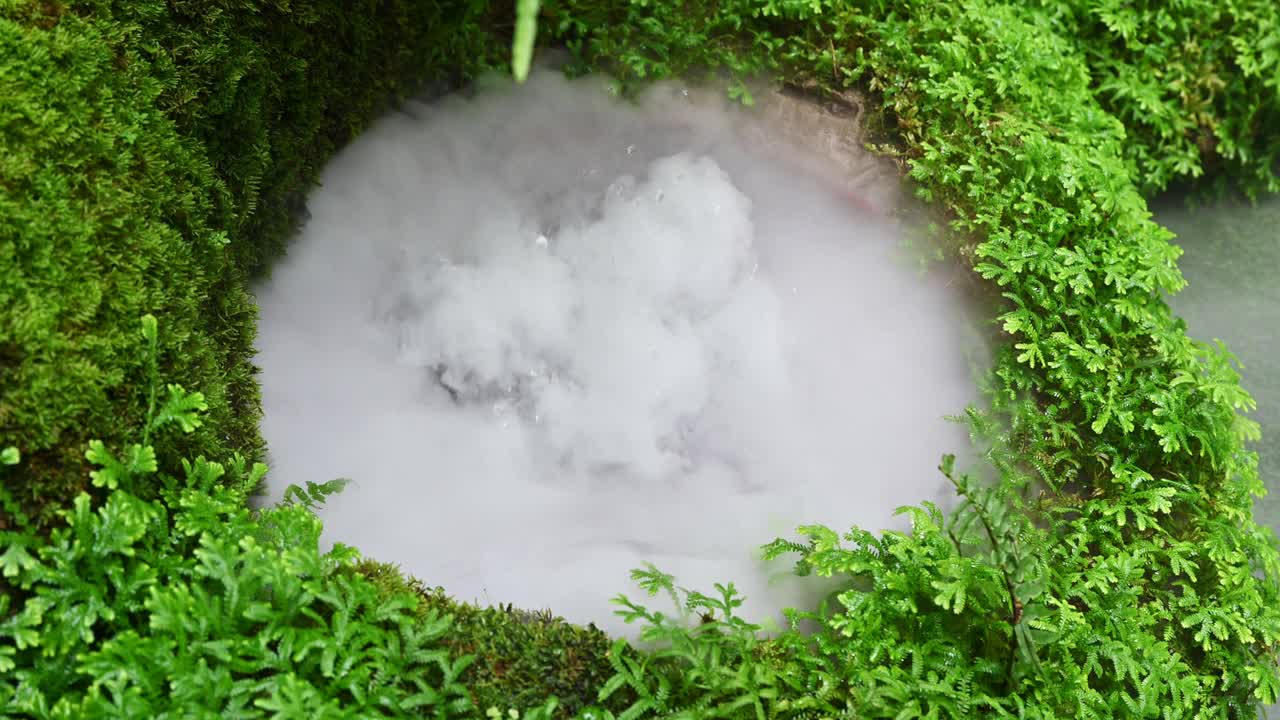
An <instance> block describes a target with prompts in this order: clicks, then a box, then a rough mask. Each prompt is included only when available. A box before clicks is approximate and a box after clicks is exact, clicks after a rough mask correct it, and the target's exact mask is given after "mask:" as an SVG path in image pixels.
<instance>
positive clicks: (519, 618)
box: [353, 560, 613, 718]
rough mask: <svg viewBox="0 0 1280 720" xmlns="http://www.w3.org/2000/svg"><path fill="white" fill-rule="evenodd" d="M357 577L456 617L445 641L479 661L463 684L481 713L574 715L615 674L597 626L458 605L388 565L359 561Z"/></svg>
mask: <svg viewBox="0 0 1280 720" xmlns="http://www.w3.org/2000/svg"><path fill="white" fill-rule="evenodd" d="M353 572H356V573H359V574H361V575H363V576H364V577H366V578H368V579H370V580H371V581H373V582H374V584H376V585H377V586H378V587H379V588H381V589H382V590H383V591H384V592H386V593H387V594H388V595H393V596H394V595H398V594H401V593H405V592H408V593H410V594H412V595H414V596H415V597H417V599H418V607H417V610H416V612H417V613H418V614H419V615H435V614H445V615H448V616H450V617H452V618H453V624H452V626H451V627H450V630H449V634H448V635H446V636H444V637H443V638H441V640H440V642H441V644H442V646H443V647H445V648H447V649H448V650H449V652H450V653H452V654H453V655H456V656H458V657H463V656H474V657H475V662H474V663H472V664H471V666H470V667H468V668H467V670H466V672H465V673H464V674H463V676H462V679H463V681H464V682H465V683H466V685H467V688H468V691H469V692H470V693H471V698H472V701H473V702H474V704H475V706H476V707H479V708H491V707H497V708H512V707H516V708H529V707H538V706H540V705H541V704H542V703H543V702H545V700H546V699H547V698H550V697H554V698H556V701H557V707H556V709H555V712H554V717H556V718H570V717H575V716H576V715H577V713H578V712H579V711H581V710H582V709H584V708H586V707H589V706H591V705H594V704H595V703H596V695H597V693H598V692H599V689H600V687H601V686H602V685H604V683H605V681H606V680H608V679H609V677H610V675H612V669H611V666H610V662H609V654H610V650H611V647H612V645H613V641H612V640H611V639H610V638H609V637H608V636H607V635H606V634H605V633H604V632H603V631H601V630H599V629H597V628H596V627H594V626H587V627H579V626H577V625H572V624H569V623H567V622H565V621H564V620H561V619H559V618H557V617H556V616H554V615H553V614H552V613H551V612H550V611H542V612H531V611H527V610H521V609H518V608H513V607H511V606H505V607H504V606H496V607H480V606H477V605H474V604H471V603H460V602H457V601H456V600H454V599H453V598H451V597H450V596H449V595H447V594H446V593H445V590H444V589H443V588H439V587H427V586H425V585H424V584H423V583H422V582H420V581H418V580H416V579H413V578H406V577H405V576H404V575H402V574H401V573H400V570H399V569H398V568H397V567H395V566H393V565H388V564H386V563H380V562H376V561H369V560H366V561H362V562H360V563H358V564H357V565H356V566H355V567H354V568H353Z"/></svg>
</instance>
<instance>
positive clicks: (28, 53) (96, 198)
mask: <svg viewBox="0 0 1280 720" xmlns="http://www.w3.org/2000/svg"><path fill="white" fill-rule="evenodd" d="M0 8H2V9H0V97H3V98H4V101H3V103H2V104H0V446H10V445H12V446H16V447H19V448H21V449H22V451H23V453H24V456H25V457H26V458H27V462H25V463H24V464H23V466H22V470H21V473H20V476H19V477H18V478H16V479H14V480H13V481H11V484H12V486H13V488H14V492H15V495H16V496H17V498H18V499H19V500H20V501H21V502H22V503H23V504H24V505H25V506H27V508H28V509H30V510H33V511H36V514H37V515H38V516H39V517H40V518H41V519H42V521H46V522H47V521H48V520H49V519H50V518H51V517H52V513H51V510H52V509H53V508H56V507H57V506H59V505H60V504H61V503H62V502H63V501H65V500H66V499H68V498H70V497H71V496H72V495H73V493H74V491H76V490H77V489H81V488H83V487H84V479H85V478H86V477H87V474H86V472H85V470H86V465H85V462H84V458H83V454H84V448H85V443H86V441H87V440H88V439H90V438H91V437H98V438H101V439H103V440H104V441H106V442H107V444H108V445H113V446H116V445H119V444H121V442H122V441H123V440H124V439H125V438H127V437H130V435H131V433H133V432H134V431H135V430H136V429H137V428H138V427H139V423H140V421H141V418H142V416H143V414H144V412H145V409H146V408H145V404H146V401H147V399H146V397H145V396H144V394H143V393H142V392H141V391H140V390H139V388H140V387H141V385H142V380H143V370H144V369H143V363H142V360H141V358H140V356H139V354H138V352H137V342H136V338H137V333H136V328H137V320H138V317H139V316H141V315H142V314H143V313H146V312H151V313H154V314H155V315H157V316H158V317H159V318H160V321H161V323H162V324H163V326H164V327H165V328H166V332H165V335H164V342H163V346H162V347H161V362H162V369H163V374H164V377H165V378H166V379H167V380H168V381H170V382H175V383H179V384H181V385H183V386H185V387H187V388H192V389H199V390H200V391H202V392H203V393H204V395H205V397H206V398H207V400H208V403H209V412H208V415H207V417H206V423H205V425H204V427H203V428H201V429H199V430H197V431H196V432H194V433H192V434H190V435H188V436H187V437H185V438H184V439H182V440H181V441H179V442H166V443H162V444H161V445H160V447H158V448H157V449H158V451H159V453H160V455H161V457H162V458H168V460H169V461H171V462H176V459H177V458H178V457H182V456H185V457H194V456H195V455H198V454H206V455H209V456H223V455H224V454H225V453H226V452H227V451H240V452H243V453H245V454H247V455H249V456H251V457H256V456H258V455H259V454H260V452H261V449H262V441H261V438H260V436H259V433H258V429H257V421H258V416H259V404H258V390H257V387H256V385H255V382H254V378H253V373H254V369H253V366H252V362H251V361H252V341H253V336H254V317H255V315H254V313H255V310H254V306H253V304H252V302H251V301H250V298H249V297H248V295H247V292H246V277H248V276H249V275H251V274H253V273H256V272H259V271H261V270H262V269H263V268H264V267H265V263H266V262H267V261H268V260H269V259H270V258H272V257H274V256H276V255H278V254H279V253H280V252H282V250H283V247H284V243H285V240H286V237H287V235H288V232H289V230H290V227H291V224H292V220H293V218H294V217H295V216H296V214H297V211H298V209H299V198H300V197H301V195H300V192H301V191H304V190H305V189H306V188H307V187H308V186H309V184H310V183H311V182H312V181H313V180H314V179H315V177H316V175H317V173H318V169H319V168H320V166H321V165H322V164H323V162H324V161H325V159H326V158H328V157H329V156H330V155H331V154H332V153H333V151H334V150H335V149H336V148H337V147H339V146H340V145H341V144H342V143H344V142H345V141H346V140H347V139H349V138H350V137H351V136H352V135H353V134H354V133H355V132H358V131H359V130H360V128H362V127H363V126H364V124H365V123H366V122H368V121H369V119H370V118H371V117H372V116H373V115H374V114H375V113H376V112H377V111H378V110H379V109H380V108H382V107H384V106H385V105H386V103H387V102H388V100H390V99H392V98H394V97H395V96H397V95H400V94H403V93H405V92H407V91H409V90H412V89H414V88H416V87H418V86H420V84H421V83H422V82H424V81H426V80H430V79H436V80H445V81H457V80H459V79H461V78H464V77H466V76H468V75H469V74H470V73H472V72H474V71H475V70H477V69H478V68H480V67H483V66H485V65H487V64H489V63H491V62H492V61H494V60H497V59H500V58H502V57H503V55H502V54H501V48H502V44H501V43H498V42H496V41H495V39H494V37H493V36H491V35H490V34H488V33H487V32H486V31H485V30H484V28H487V27H489V26H490V25H491V23H490V22H489V18H488V15H487V13H488V12H489V10H488V7H487V4H485V3H475V2H464V1H458V2H451V1H449V0H441V1H435V2H433V1H426V2H413V1H410V0H405V1H397V2H386V3H377V4H375V5H370V6H368V7H366V8H362V9H360V10H359V11H357V10H355V9H353V8H352V7H351V6H350V5H349V4H347V3H340V2H317V3H305V4H291V3H288V2H278V3H257V2H178V3H175V2H161V1H157V0H140V1H133V0H130V1H129V2H106V1H99V2H92V1H86V2H60V1H59V0H49V1H44V0H42V1H39V2H15V3H6V4H5V5H3V6H0Z"/></svg>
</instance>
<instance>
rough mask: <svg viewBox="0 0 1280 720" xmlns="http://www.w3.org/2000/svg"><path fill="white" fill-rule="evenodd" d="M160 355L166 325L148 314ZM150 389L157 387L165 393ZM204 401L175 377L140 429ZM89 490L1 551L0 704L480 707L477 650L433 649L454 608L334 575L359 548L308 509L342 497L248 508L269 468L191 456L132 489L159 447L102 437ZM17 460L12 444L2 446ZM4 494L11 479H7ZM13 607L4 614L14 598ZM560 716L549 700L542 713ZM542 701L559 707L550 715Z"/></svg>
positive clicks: (353, 711)
mask: <svg viewBox="0 0 1280 720" xmlns="http://www.w3.org/2000/svg"><path fill="white" fill-rule="evenodd" d="M143 337H144V340H145V342H146V343H147V345H148V353H149V354H151V355H153V356H154V354H155V349H156V343H157V333H156V321H155V319H154V318H152V317H150V316H147V317H146V318H144V320H143ZM156 389H157V388H156V387H155V386H154V385H153V387H152V389H151V394H152V397H153V398H154V397H156V392H155V391H156ZM201 404H202V401H201V399H200V397H199V394H198V393H194V394H193V393H187V392H186V391H184V390H183V389H182V388H180V387H178V386H175V385H170V386H168V397H167V399H165V400H164V401H163V402H158V403H153V404H152V412H151V413H150V415H149V417H148V422H147V424H146V426H145V427H146V434H151V433H158V432H160V431H162V430H164V429H165V428H167V427H170V426H176V427H178V428H179V429H181V430H183V431H186V432H190V431H191V430H192V429H194V427H195V426H196V425H198V423H199V416H198V411H199V406H200V405H201ZM88 454H89V455H90V456H91V461H92V462H93V463H94V464H95V465H97V466H98V467H99V470H97V471H96V472H95V474H94V479H93V482H94V484H95V485H98V486H100V487H103V488H106V489H109V490H110V492H109V493H108V494H107V497H106V499H105V501H103V502H100V503H95V501H94V500H93V499H92V498H91V497H90V495H88V494H87V493H81V494H80V495H78V496H77V497H76V498H75V501H74V503H73V504H72V507H71V508H70V509H69V510H68V511H66V513H65V517H64V519H65V527H61V528H59V529H57V530H55V531H54V532H53V533H52V535H50V536H49V537H48V538H39V537H37V536H35V535H33V534H31V533H30V532H25V531H24V530H23V529H17V530H12V529H11V530H4V531H2V532H0V535H2V536H3V541H4V543H3V544H4V545H5V546H6V547H7V548H8V549H7V551H6V553H5V554H4V556H3V557H2V558H0V569H2V572H3V575H4V578H5V581H6V582H7V583H8V584H9V585H10V586H11V587H12V588H13V589H14V591H13V592H11V593H8V594H6V595H4V596H0V616H2V617H3V621H2V622H0V677H3V680H0V707H3V708H5V709H6V710H5V714H6V715H14V714H16V715H20V716H30V717H37V718H45V717H52V718H57V717H65V718H90V717H224V718H230V717H244V718H248V717H266V716H271V717H423V716H430V717H437V718H443V717H449V716H455V717H456V716H462V715H464V714H467V713H468V712H469V710H470V709H471V701H470V696H469V693H468V691H467V689H466V687H465V686H464V685H463V684H462V683H461V681H460V679H459V678H460V676H461V674H462V673H463V671H464V670H465V669H466V667H467V666H468V665H469V664H470V662H471V658H467V657H462V658H454V657H452V656H451V655H450V654H449V653H448V652H447V651H446V650H445V649H443V648H442V647H441V646H440V642H439V641H440V638H441V637H442V636H444V635H445V634H446V633H447V631H448V629H449V627H450V617H449V616H447V615H443V614H440V613H437V612H435V611H428V612H426V613H424V614H415V613H414V612H413V611H414V610H415V608H417V606H418V600H417V598H416V597H415V596H414V595H413V594H412V593H399V594H396V595H393V596H390V597H388V596H387V595H386V594H384V593H383V592H381V591H380V590H379V588H378V587H376V586H375V585H374V584H373V583H371V582H369V581H367V580H365V579H364V578H362V577H361V576H359V575H356V574H351V573H347V572H340V571H341V570H342V569H343V568H346V567H349V566H350V564H351V563H352V562H353V560H354V559H355V557H356V553H355V552H354V551H353V550H351V549H350V548H346V547H343V546H341V545H339V546H336V547H335V548H334V549H333V550H332V551H331V552H329V553H321V552H320V551H319V537H320V522H319V520H318V519H317V518H316V517H315V515H314V514H313V513H312V512H311V507H312V506H313V505H314V504H315V503H317V502H322V501H323V499H324V497H325V496H327V495H329V494H331V493H332V492H334V491H336V490H337V489H338V486H335V485H332V484H324V485H316V484H312V485H311V486H309V487H308V489H307V490H302V489H298V488H295V489H294V492H293V493H292V495H291V497H292V498H293V499H292V500H290V501H286V502H285V503H283V504H281V505H279V506H277V507H274V508H269V509H266V510H262V511H260V512H257V513H254V512H251V511H250V510H248V509H247V507H246V494H247V492H248V491H249V490H250V489H252V488H253V487H254V486H256V485H257V483H258V482H259V481H260V480H261V478H262V476H263V475H264V474H265V472H266V468H265V467H264V466H262V465H261V464H254V465H249V464H248V463H246V462H245V461H244V460H243V459H242V458H240V457H236V458H234V459H233V460H232V461H231V462H230V463H228V464H226V465H222V464H219V463H215V462H209V461H206V460H205V459H204V458H197V459H196V460H195V461H194V462H189V463H187V462H184V463H183V473H182V474H181V475H179V476H171V475H167V474H164V473H159V474H158V480H159V482H160V484H161V485H162V486H163V487H164V490H163V492H162V493H161V497H160V498H159V499H155V500H145V499H142V498H140V497H139V496H137V495H136V494H134V492H133V489H134V488H136V487H138V486H140V485H141V484H143V483H144V482H145V483H150V482H152V481H153V480H152V478H151V476H153V475H157V473H158V468H157V465H156V462H155V454H154V452H153V451H152V449H151V447H150V446H149V445H144V444H137V445H131V446H130V447H129V448H128V449H127V450H126V451H125V452H124V453H123V454H122V455H119V456H117V455H116V454H114V453H112V452H111V451H109V450H108V449H107V448H106V447H105V446H104V445H103V444H102V443H96V442H95V443H93V444H92V445H91V448H90V450H89V453H88ZM4 458H5V463H6V464H8V465H13V464H15V463H16V461H17V460H18V457H17V453H16V452H13V451H6V452H5V455H4ZM6 487H8V485H7V484H6ZM15 599H16V602H17V605H16V606H13V607H11V603H13V602H15ZM548 708H549V709H554V707H553V706H548ZM548 711H549V710H548Z"/></svg>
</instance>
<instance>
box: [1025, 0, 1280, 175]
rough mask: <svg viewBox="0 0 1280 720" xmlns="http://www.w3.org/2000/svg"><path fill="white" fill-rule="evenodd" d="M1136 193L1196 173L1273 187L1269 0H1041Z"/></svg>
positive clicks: (1278, 115)
mask: <svg viewBox="0 0 1280 720" xmlns="http://www.w3.org/2000/svg"><path fill="white" fill-rule="evenodd" d="M1041 5H1042V7H1043V8H1044V10H1045V12H1046V13H1049V14H1051V15H1052V16H1053V17H1054V19H1055V21H1056V23H1057V24H1058V32H1059V33H1060V34H1061V35H1062V36H1063V37H1065V38H1067V39H1069V40H1071V41H1072V42H1074V43H1075V45H1076V47H1077V48H1078V49H1079V52H1081V53H1082V54H1083V55H1084V56H1085V58H1086V60H1087V62H1088V65H1089V69H1090V71H1091V73H1092V75H1093V77H1092V83H1091V87H1092V89H1093V92H1094V95H1095V97H1097V99H1098V102H1099V103H1100V104H1101V105H1102V107H1103V108H1104V109H1105V110H1106V111H1107V112H1109V113H1111V114H1112V115H1113V116H1115V117H1116V118H1118V119H1120V120H1121V121H1122V122H1123V123H1124V126H1125V131H1126V142H1125V144H1124V151H1125V156H1126V158H1127V159H1128V160H1129V161H1130V162H1131V163H1132V164H1133V174H1132V177H1133V179H1134V182H1135V183H1136V184H1137V185H1138V188H1139V189H1140V190H1142V191H1143V192H1144V193H1148V194H1149V193H1154V192H1158V191H1161V190H1164V189H1166V188H1167V187H1168V186H1169V185H1170V183H1174V182H1179V181H1189V180H1193V179H1195V178H1200V177H1202V176H1205V175H1209V176H1212V177H1213V178H1214V179H1215V180H1216V181H1218V182H1219V183H1220V184H1224V185H1226V184H1229V185H1231V186H1234V187H1236V188H1240V189H1243V190H1245V191H1246V192H1248V193H1249V194H1251V195H1253V194H1256V193H1258V192H1262V191H1266V192H1276V191H1280V176H1277V170H1278V169H1280V6H1277V5H1276V3H1274V2H1270V0H1225V1H1224V0H1188V1H1185V2H1176V3H1169V2H1118V0H1044V1H1043V2H1042V3H1041Z"/></svg>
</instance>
